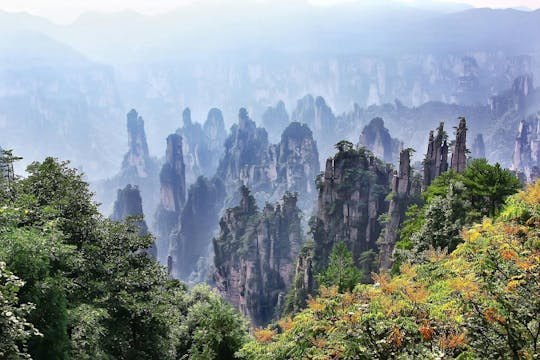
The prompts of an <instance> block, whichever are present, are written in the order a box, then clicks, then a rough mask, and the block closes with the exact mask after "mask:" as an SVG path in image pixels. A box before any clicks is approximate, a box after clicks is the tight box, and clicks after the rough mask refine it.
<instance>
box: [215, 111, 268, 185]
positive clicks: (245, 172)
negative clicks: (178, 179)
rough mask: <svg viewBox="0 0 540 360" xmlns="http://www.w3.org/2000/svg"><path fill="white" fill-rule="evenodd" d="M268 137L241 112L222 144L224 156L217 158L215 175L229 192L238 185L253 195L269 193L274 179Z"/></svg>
mask: <svg viewBox="0 0 540 360" xmlns="http://www.w3.org/2000/svg"><path fill="white" fill-rule="evenodd" d="M271 150H272V149H270V147H269V142H268V134H267V133H266V130H265V129H264V128H259V127H257V125H256V124H255V122H254V121H253V120H251V118H250V117H249V116H248V113H247V110H246V109H244V108H241V109H240V111H239V114H238V124H235V125H233V127H232V128H231V133H230V135H229V137H228V138H227V140H226V141H225V154H224V156H223V157H222V158H221V160H220V163H219V167H218V171H217V175H218V176H219V177H220V178H221V179H222V180H223V182H224V183H225V184H226V185H227V187H228V188H229V189H231V188H235V187H236V188H238V186H239V185H240V184H244V185H246V186H249V187H250V188H251V189H252V190H253V191H265V192H268V193H269V192H271V189H272V185H271V182H272V180H273V179H275V177H276V174H275V168H273V166H272V164H273V163H274V161H275V154H274V152H273V151H271Z"/></svg>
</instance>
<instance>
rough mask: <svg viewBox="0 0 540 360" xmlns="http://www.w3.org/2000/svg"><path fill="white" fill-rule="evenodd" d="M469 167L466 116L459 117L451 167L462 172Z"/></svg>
mask: <svg viewBox="0 0 540 360" xmlns="http://www.w3.org/2000/svg"><path fill="white" fill-rule="evenodd" d="M466 167H467V122H466V120H465V118H464V117H460V118H459V125H458V127H457V129H456V140H455V141H454V147H453V150H452V160H451V162H450V168H451V169H452V170H454V171H455V172H457V173H458V174H459V173H462V172H463V171H464V170H465V168H466Z"/></svg>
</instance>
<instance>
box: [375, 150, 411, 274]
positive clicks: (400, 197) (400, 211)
mask: <svg viewBox="0 0 540 360" xmlns="http://www.w3.org/2000/svg"><path fill="white" fill-rule="evenodd" d="M411 175H412V174H411V149H404V150H401V152H400V154H399V168H398V170H397V171H394V174H393V176H392V196H391V200H390V205H389V206H388V219H387V223H386V227H385V229H384V236H382V239H381V240H380V241H379V248H380V252H379V268H380V269H385V270H388V269H390V268H391V266H392V263H393V256H392V255H393V253H394V246H395V245H396V242H397V241H398V240H399V233H398V230H399V227H400V225H401V223H402V222H403V218H404V216H405V212H406V210H407V207H408V203H409V202H408V200H409V197H410V192H411V182H412V179H411Z"/></svg>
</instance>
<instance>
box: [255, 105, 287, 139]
mask: <svg viewBox="0 0 540 360" xmlns="http://www.w3.org/2000/svg"><path fill="white" fill-rule="evenodd" d="M289 121H290V120H289V114H288V113H287V110H286V109H285V104H284V103H283V101H279V102H278V103H277V104H276V106H273V107H272V106H269V107H267V108H266V110H265V111H264V113H263V115H262V124H263V126H264V128H265V129H266V130H267V131H268V133H269V136H270V138H271V139H272V141H277V140H278V139H279V135H280V134H281V131H282V130H283V129H285V128H286V127H287V125H288V124H289Z"/></svg>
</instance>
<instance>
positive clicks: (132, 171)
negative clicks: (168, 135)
mask: <svg viewBox="0 0 540 360" xmlns="http://www.w3.org/2000/svg"><path fill="white" fill-rule="evenodd" d="M127 134H128V151H127V153H126V154H125V155H124V160H123V161H122V167H121V169H120V172H119V173H118V174H117V175H116V176H114V177H113V178H110V179H107V180H104V181H102V182H99V183H97V184H95V185H94V186H95V187H96V189H95V190H96V193H97V200H98V202H100V203H101V210H102V212H103V213H111V211H112V206H113V203H112V199H114V196H115V194H114V192H115V191H116V189H119V188H124V187H125V186H126V185H128V184H131V185H134V186H137V187H138V188H139V190H140V193H141V196H142V199H143V208H144V212H145V213H146V214H152V213H154V211H155V210H156V207H157V205H158V202H159V198H158V197H157V196H155V194H156V193H158V192H159V177H158V176H159V166H158V161H157V159H155V158H153V157H151V156H150V154H149V151H148V144H147V142H146V133H145V130H144V120H143V118H142V117H141V116H139V114H138V113H137V111H135V110H131V111H130V112H129V113H128V114H127Z"/></svg>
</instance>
